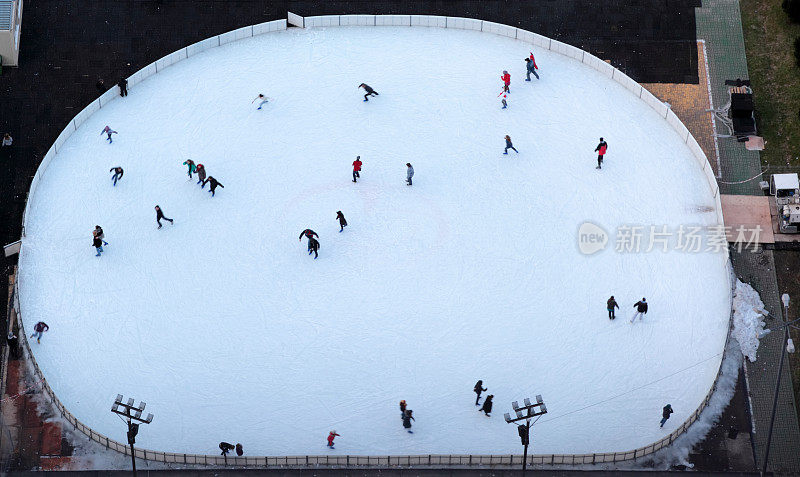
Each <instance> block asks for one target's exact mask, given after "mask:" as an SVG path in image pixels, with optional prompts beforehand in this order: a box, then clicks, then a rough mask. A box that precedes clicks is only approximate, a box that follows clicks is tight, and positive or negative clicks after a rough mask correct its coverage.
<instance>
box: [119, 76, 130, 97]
mask: <svg viewBox="0 0 800 477" xmlns="http://www.w3.org/2000/svg"><path fill="white" fill-rule="evenodd" d="M117 86H119V95H120V96H122V97H123V98H124V97H125V96H128V80H126V79H125V78H120V79H119V83H117Z"/></svg>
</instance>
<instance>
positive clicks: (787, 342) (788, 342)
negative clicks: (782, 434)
mask: <svg viewBox="0 0 800 477" xmlns="http://www.w3.org/2000/svg"><path fill="white" fill-rule="evenodd" d="M781 301H782V302H783V319H785V320H788V319H789V295H788V294H787V293H784V294H783V295H781ZM797 321H800V318H798V319H796V320H792V321H787V322H786V323H784V324H783V325H781V326H779V327H777V328H774V330H779V329H781V328H782V329H783V330H784V333H783V343H782V345H781V348H783V347H785V348H786V352H787V353H794V343H793V342H792V339H791V338H790V337H789V327H790V326H792V323H795V322H797ZM774 330H773V329H769V328H767V329H765V330H764V331H761V332H760V333H759V334H758V337H759V338H763V337H765V336H767V335H768V334H770V333H771V332H772V331H774ZM785 357H786V353H784V352H783V349H781V361H780V364H779V365H778V379H777V382H776V383H775V398H774V399H773V401H772V416H770V418H769V432H768V433H767V447H766V449H765V450H764V465H763V466H762V467H761V475H766V473H767V463H768V462H769V447H770V444H772V426H773V424H775V411H776V410H777V407H778V391H779V390H780V388H781V377H782V376H783V359H784V358H785Z"/></svg>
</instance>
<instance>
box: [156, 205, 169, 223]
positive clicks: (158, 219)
mask: <svg viewBox="0 0 800 477" xmlns="http://www.w3.org/2000/svg"><path fill="white" fill-rule="evenodd" d="M161 219H164V220H166V221H168V222H169V223H170V224H171V223H172V219H170V218H167V216H166V215H164V212H163V211H162V210H161V207H159V206H156V222H158V228H161Z"/></svg>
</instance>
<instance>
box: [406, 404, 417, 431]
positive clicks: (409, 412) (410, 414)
mask: <svg viewBox="0 0 800 477" xmlns="http://www.w3.org/2000/svg"><path fill="white" fill-rule="evenodd" d="M411 421H416V419H414V411H412V410H411V409H406V411H405V412H404V413H403V427H405V428H406V430H407V431H408V432H409V433H410V434H413V432H412V431H411Z"/></svg>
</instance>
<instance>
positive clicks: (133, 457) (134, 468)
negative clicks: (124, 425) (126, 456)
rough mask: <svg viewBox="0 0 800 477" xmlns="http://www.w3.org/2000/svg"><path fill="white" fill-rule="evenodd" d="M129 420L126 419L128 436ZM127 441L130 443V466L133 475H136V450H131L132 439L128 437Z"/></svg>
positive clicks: (129, 430) (129, 429) (134, 476)
mask: <svg viewBox="0 0 800 477" xmlns="http://www.w3.org/2000/svg"><path fill="white" fill-rule="evenodd" d="M130 433H131V421H128V436H130V435H131V434H130ZM128 443H129V444H130V445H131V466H133V477H136V452H134V451H133V439H131V438H130V437H128Z"/></svg>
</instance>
